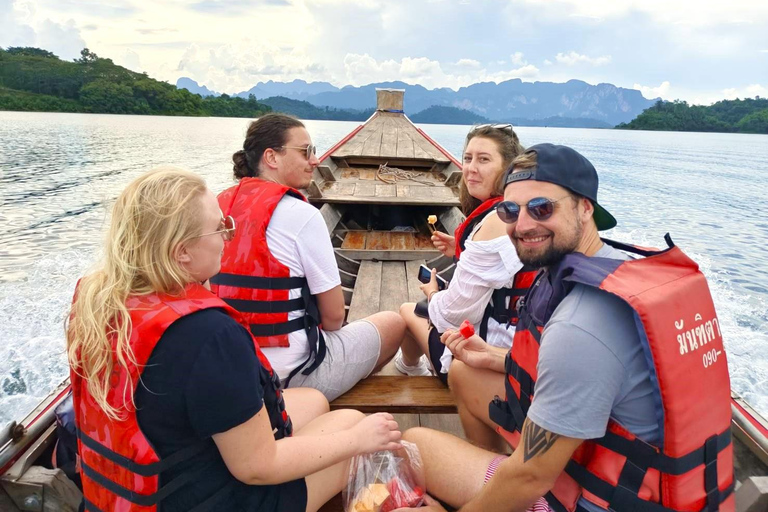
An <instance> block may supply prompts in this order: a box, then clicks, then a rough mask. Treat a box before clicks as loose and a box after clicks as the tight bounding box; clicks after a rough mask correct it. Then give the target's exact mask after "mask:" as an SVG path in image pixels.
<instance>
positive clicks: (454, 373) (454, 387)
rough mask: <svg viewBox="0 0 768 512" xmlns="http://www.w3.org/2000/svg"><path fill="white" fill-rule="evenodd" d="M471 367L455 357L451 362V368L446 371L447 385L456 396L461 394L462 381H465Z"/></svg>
mask: <svg viewBox="0 0 768 512" xmlns="http://www.w3.org/2000/svg"><path fill="white" fill-rule="evenodd" d="M470 370H471V368H470V367H469V366H467V365H466V364H464V363H462V362H461V361H457V360H456V359H454V360H453V362H451V369H450V371H449V372H448V387H449V388H450V390H451V391H452V392H453V393H454V395H456V396H457V397H460V396H461V392H462V388H463V386H462V382H466V379H467V375H469V373H470Z"/></svg>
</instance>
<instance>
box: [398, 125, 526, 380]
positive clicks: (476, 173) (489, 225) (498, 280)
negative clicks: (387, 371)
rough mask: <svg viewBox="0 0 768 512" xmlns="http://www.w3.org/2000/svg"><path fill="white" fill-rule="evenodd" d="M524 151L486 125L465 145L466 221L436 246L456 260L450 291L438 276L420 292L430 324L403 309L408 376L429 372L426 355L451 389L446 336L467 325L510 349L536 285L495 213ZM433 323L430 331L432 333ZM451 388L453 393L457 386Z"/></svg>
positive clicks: (504, 128)
mask: <svg viewBox="0 0 768 512" xmlns="http://www.w3.org/2000/svg"><path fill="white" fill-rule="evenodd" d="M522 152H523V147H522V145H520V142H519V139H518V137H517V134H516V133H515V132H514V130H513V129H512V125H509V124H506V125H480V126H476V127H474V128H473V129H472V130H470V132H469V134H467V138H466V141H465V143H464V152H463V166H462V179H461V183H460V185H459V198H460V200H461V205H462V210H463V212H464V214H465V216H466V220H464V222H463V223H462V224H461V225H460V226H459V227H458V228H457V229H456V233H455V235H454V236H450V235H447V234H445V233H441V232H439V231H436V232H435V233H434V234H433V236H432V241H433V243H434V244H435V247H436V248H437V249H438V250H440V252H442V253H443V254H444V255H445V256H450V257H454V258H455V259H456V260H457V264H456V270H455V272H454V275H453V279H452V280H451V284H450V286H448V288H447V289H446V290H443V291H438V285H437V282H436V279H435V272H434V269H433V271H432V280H431V281H430V282H429V283H428V284H425V285H422V286H421V289H422V291H423V292H424V294H425V295H426V296H427V301H428V313H429V320H427V319H425V318H422V317H421V316H419V315H418V314H417V313H416V312H415V309H416V308H415V305H414V304H413V303H406V304H403V305H402V306H401V307H400V314H401V315H402V317H403V319H405V321H406V325H407V326H408V334H407V337H406V340H405V341H404V342H403V345H402V347H403V350H402V354H403V355H402V357H400V356H398V357H397V358H396V359H395V366H396V367H397V369H398V370H400V371H401V372H402V373H414V372H418V371H420V369H421V370H422V371H423V370H424V369H426V365H425V363H424V361H423V360H422V359H420V357H421V354H427V355H428V357H429V360H430V362H431V364H432V367H433V368H434V370H435V372H436V374H437V376H438V377H439V378H440V379H441V380H442V381H443V382H444V383H448V382H449V379H448V375H449V373H448V369H449V368H450V366H451V361H452V356H451V353H450V351H449V350H448V349H447V348H446V347H445V346H444V345H443V344H442V343H441V341H440V335H441V333H444V332H446V331H449V330H455V329H458V328H459V326H460V325H461V324H462V322H463V321H464V320H468V321H469V323H470V324H472V325H473V327H474V328H475V329H476V330H477V332H478V334H479V335H480V337H482V338H483V339H484V340H486V341H487V342H488V343H489V344H491V345H494V346H500V347H505V348H509V346H510V345H511V343H512V335H511V332H508V331H507V330H506V327H507V324H508V323H510V322H512V323H515V321H516V315H515V306H516V301H517V299H518V298H519V297H521V296H522V295H524V294H525V289H526V288H527V286H528V285H529V284H530V281H531V280H532V279H533V275H534V274H535V273H534V272H528V271H527V270H526V271H524V270H521V269H522V268H523V265H522V264H521V263H520V260H519V259H518V257H517V253H516V252H515V248H514V246H513V245H512V242H511V241H510V239H509V237H508V236H507V233H506V227H505V224H504V223H503V222H501V220H500V219H499V217H498V216H497V214H496V211H495V206H496V205H497V204H498V203H499V201H501V199H502V179H503V176H504V171H505V170H506V169H507V167H508V166H509V164H510V163H511V162H512V160H513V159H514V158H515V157H516V156H517V155H519V154H521V153H522ZM430 324H431V327H430ZM452 387H453V386H452Z"/></svg>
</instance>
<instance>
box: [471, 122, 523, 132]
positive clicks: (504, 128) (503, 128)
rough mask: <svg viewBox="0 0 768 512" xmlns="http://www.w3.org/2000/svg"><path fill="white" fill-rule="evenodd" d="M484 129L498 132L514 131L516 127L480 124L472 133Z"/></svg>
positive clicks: (507, 124) (473, 128)
mask: <svg viewBox="0 0 768 512" xmlns="http://www.w3.org/2000/svg"><path fill="white" fill-rule="evenodd" d="M483 128H494V129H496V130H508V131H510V132H511V131H513V129H514V127H513V126H512V125H511V124H509V123H506V124H478V125H477V126H474V127H472V131H475V130H482V129H483Z"/></svg>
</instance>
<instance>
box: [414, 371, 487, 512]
mask: <svg viewBox="0 0 768 512" xmlns="http://www.w3.org/2000/svg"><path fill="white" fill-rule="evenodd" d="M451 371H453V369H451ZM449 375H450V374H449ZM403 439H404V440H405V441H410V442H412V443H416V445H417V446H418V447H419V452H420V453H421V458H422V460H423V461H424V470H425V472H426V477H427V491H428V492H429V494H431V495H432V496H435V497H437V498H439V499H441V500H443V501H444V502H446V503H448V504H449V505H451V506H452V507H455V508H459V507H461V506H463V505H464V504H466V503H467V502H468V501H469V500H471V499H472V498H474V497H475V495H476V494H477V493H478V492H480V489H482V488H483V480H484V479H485V471H486V470H487V469H488V465H489V464H490V463H491V461H492V460H493V459H494V458H495V457H497V454H496V453H493V452H489V451H486V450H483V449H482V448H478V447H477V446H472V445H471V444H470V443H468V442H466V441H463V440H461V439H459V438H458V437H455V436H452V435H450V434H446V433H444V432H439V431H437V430H431V429H428V428H422V427H417V428H412V429H410V430H407V431H406V432H405V433H404V434H403Z"/></svg>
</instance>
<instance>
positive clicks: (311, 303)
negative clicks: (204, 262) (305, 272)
mask: <svg viewBox="0 0 768 512" xmlns="http://www.w3.org/2000/svg"><path fill="white" fill-rule="evenodd" d="M211 283H212V284H216V285H219V286H232V287H236V288H248V289H259V290H292V289H296V288H301V297H299V298H296V299H289V300H244V299H226V298H223V299H222V300H223V301H224V302H226V303H227V304H229V305H230V306H232V307H233V308H235V309H236V310H238V311H240V312H243V313H290V312H292V311H302V310H303V311H304V316H302V317H299V318H294V319H293V320H288V321H286V322H280V323H275V324H251V325H250V329H251V333H252V334H253V335H254V336H256V337H265V336H275V335H282V334H290V333H292V332H296V331H302V330H303V331H305V332H306V333H307V341H308V342H309V357H308V358H307V360H306V361H304V362H303V363H302V364H301V365H299V366H298V367H297V368H296V369H294V370H293V371H292V372H291V373H290V375H288V378H287V379H285V382H284V386H285V387H288V385H289V384H290V381H291V379H292V378H293V377H294V376H295V375H296V374H298V373H299V372H301V373H302V375H309V374H310V373H312V372H313V371H315V370H316V369H317V367H318V366H320V363H322V362H323V360H324V359H325V355H326V352H327V347H326V345H325V338H324V337H323V333H322V331H320V310H319V309H318V307H317V299H315V297H314V296H313V295H312V294H311V292H310V291H309V284H308V283H307V280H306V278H304V277H260V276H248V275H241V274H229V273H220V274H217V275H215V276H213V277H212V278H211ZM302 370H303V371H302Z"/></svg>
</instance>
